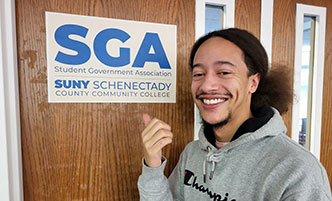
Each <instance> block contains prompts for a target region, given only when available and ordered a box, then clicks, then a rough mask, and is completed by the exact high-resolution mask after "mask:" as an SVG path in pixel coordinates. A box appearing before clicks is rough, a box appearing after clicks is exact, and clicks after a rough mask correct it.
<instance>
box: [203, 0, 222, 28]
mask: <svg viewBox="0 0 332 201" xmlns="http://www.w3.org/2000/svg"><path fill="white" fill-rule="evenodd" d="M223 16H224V12H223V7H222V6H215V5H209V4H206V6H205V33H209V32H211V31H215V30H218V29H221V28H223V21H224V19H223Z"/></svg>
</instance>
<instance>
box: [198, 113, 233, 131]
mask: <svg viewBox="0 0 332 201" xmlns="http://www.w3.org/2000/svg"><path fill="white" fill-rule="evenodd" d="M231 117H232V115H231V113H228V116H227V117H226V118H225V119H224V120H221V121H219V122H217V123H214V124H210V123H208V122H206V121H205V120H204V119H203V118H202V123H203V126H204V127H205V128H212V129H213V130H216V129H219V128H222V127H223V126H225V125H226V124H227V123H228V122H229V120H230V119H231Z"/></svg>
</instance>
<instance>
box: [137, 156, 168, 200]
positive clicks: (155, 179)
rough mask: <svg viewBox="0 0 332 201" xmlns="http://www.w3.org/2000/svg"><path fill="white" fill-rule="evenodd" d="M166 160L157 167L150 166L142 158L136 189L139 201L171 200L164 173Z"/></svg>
mask: <svg viewBox="0 0 332 201" xmlns="http://www.w3.org/2000/svg"><path fill="white" fill-rule="evenodd" d="M166 162H167V160H166V159H165V158H163V162H162V164H161V166H160V167H158V168H150V167H148V166H146V165H145V163H144V159H143V160H142V163H143V169H142V175H141V176H140V177H139V178H138V191H139V195H140V200H141V201H150V200H151V201H172V200H173V197H172V193H171V191H170V188H169V183H168V180H167V178H166V177H165V175H164V169H165V166H166Z"/></svg>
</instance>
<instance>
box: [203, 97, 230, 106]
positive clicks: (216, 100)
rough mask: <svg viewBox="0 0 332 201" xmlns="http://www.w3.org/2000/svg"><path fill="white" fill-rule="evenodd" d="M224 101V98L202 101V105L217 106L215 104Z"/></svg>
mask: <svg viewBox="0 0 332 201" xmlns="http://www.w3.org/2000/svg"><path fill="white" fill-rule="evenodd" d="M225 101H226V99H224V98H217V99H203V103H205V104H207V105H212V104H217V103H222V102H225Z"/></svg>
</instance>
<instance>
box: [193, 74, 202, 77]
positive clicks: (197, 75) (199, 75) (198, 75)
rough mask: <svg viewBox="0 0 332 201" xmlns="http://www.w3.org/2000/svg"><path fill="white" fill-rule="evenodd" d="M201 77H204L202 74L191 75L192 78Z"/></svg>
mask: <svg viewBox="0 0 332 201" xmlns="http://www.w3.org/2000/svg"><path fill="white" fill-rule="evenodd" d="M203 75H204V74H203V73H195V74H193V77H201V76H203Z"/></svg>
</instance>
